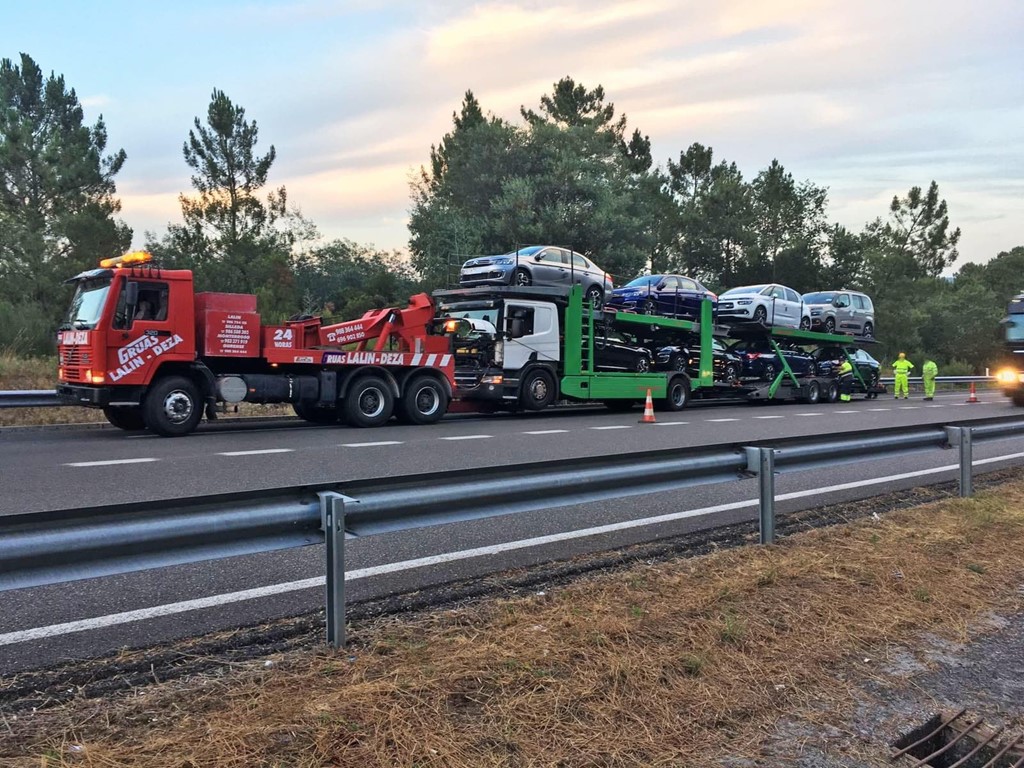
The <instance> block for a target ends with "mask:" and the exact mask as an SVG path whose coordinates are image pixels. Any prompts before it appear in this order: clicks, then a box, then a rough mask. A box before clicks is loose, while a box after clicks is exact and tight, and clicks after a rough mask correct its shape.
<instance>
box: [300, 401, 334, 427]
mask: <svg viewBox="0 0 1024 768" xmlns="http://www.w3.org/2000/svg"><path fill="white" fill-rule="evenodd" d="M292 410H293V411H295V415H296V416H298V417H299V418H300V419H302V420H303V421H308V422H309V423H310V424H336V423H337V422H338V412H337V411H336V410H335V409H333V408H318V407H317V406H315V405H310V404H309V403H292Z"/></svg>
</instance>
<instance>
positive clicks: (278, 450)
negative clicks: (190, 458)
mask: <svg viewBox="0 0 1024 768" xmlns="http://www.w3.org/2000/svg"><path fill="white" fill-rule="evenodd" d="M294 452H295V449H294V448H263V449H261V450H258V451H223V452H221V453H218V454H217V455H218V456H261V455H263V454H265V453H294Z"/></svg>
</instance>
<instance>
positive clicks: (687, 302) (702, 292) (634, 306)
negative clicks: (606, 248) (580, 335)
mask: <svg viewBox="0 0 1024 768" xmlns="http://www.w3.org/2000/svg"><path fill="white" fill-rule="evenodd" d="M705 298H707V299H711V304H712V309H714V308H715V306H716V305H717V304H718V297H717V296H716V295H715V294H714V293H712V292H711V291H709V290H708V289H707V288H705V287H704V286H703V285H701V284H700V283H699V282H697V281H696V280H694V279H693V278H692V277H686V276H685V275H645V276H644V277H638V278H637V279H636V280H633V281H631V282H628V283H626V284H625V285H624V286H622V287H621V288H616V289H615V290H613V291H612V293H611V296H609V297H607V298H606V299H605V306H606V307H607V308H608V309H621V310H630V311H634V312H639V313H640V314H642V315H661V316H663V317H682V318H687V319H691V320H697V319H699V318H700V304H701V302H702V301H703V300H704V299H705Z"/></svg>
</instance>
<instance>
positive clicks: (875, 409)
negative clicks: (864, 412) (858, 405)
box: [868, 408, 892, 411]
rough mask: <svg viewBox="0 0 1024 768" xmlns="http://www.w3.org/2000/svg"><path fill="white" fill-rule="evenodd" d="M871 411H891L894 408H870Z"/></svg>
mask: <svg viewBox="0 0 1024 768" xmlns="http://www.w3.org/2000/svg"><path fill="white" fill-rule="evenodd" d="M868 410H869V411H891V410H892V408H868Z"/></svg>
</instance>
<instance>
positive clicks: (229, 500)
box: [0, 417, 1024, 645]
mask: <svg viewBox="0 0 1024 768" xmlns="http://www.w3.org/2000/svg"><path fill="white" fill-rule="evenodd" d="M1022 436H1024V419H1022V418H1017V417H1014V418H1009V419H1008V418H1006V417H1001V418H994V419H979V420H976V421H971V422H969V423H968V424H966V425H964V424H954V425H951V426H936V425H931V426H921V427H909V428H908V427H894V428H888V429H880V430H868V431H863V432H855V433H851V435H850V437H849V438H848V439H846V440H835V439H827V440H822V439H813V438H811V439H809V438H791V439H785V440H767V441H762V442H755V443H752V444H742V445H732V446H716V447H713V448H710V449H688V450H662V451H650V452H646V453H640V454H629V455H625V456H622V455H612V456H599V457H588V458H583V459H566V460H562V461H555V462H538V463H533V464H526V465H522V466H513V467H495V468H481V469H475V470H458V471H449V472H438V473H432V474H425V475H413V476H408V477H401V478H394V479H389V480H387V481H360V482H351V483H344V482H343V483H327V484H322V485H315V486H300V487H292V488H278V489H272V490H266V491H253V492H244V493H228V494H220V495H214V496H203V497H194V498H183V499H175V500H170V501H159V502H149V503H130V504H116V505H106V506H98V507H86V508H79V509H68V510H61V511H56V512H50V513H35V514H21V515H12V516H7V517H0V591H4V590H10V589H19V588H26V587H33V586H41V585H45V584H54V583H59V582H64V581H72V580H75V579H83V578H92V577H96V576H104V575H113V574H121V573H127V572H131V571H136V570H144V569H148V568H155V567H160V566H166V565H172V564H180V563H189V562H196V561H200V560H210V559H217V558H223V557H230V556H234V555H240V554H251V553H256V552H268V551H273V550H278V549H284V548H289V547H297V546H303V545H309V544H320V543H323V542H324V541H325V535H324V532H326V534H327V535H326V541H327V545H328V546H327V555H328V565H327V572H328V590H327V592H328V605H327V623H328V630H329V632H328V634H329V640H330V641H331V642H332V643H334V644H335V645H340V644H343V643H344V538H345V535H346V533H347V534H349V535H353V536H357V537H358V536H370V535H375V534H380V533H383V532H386V531H398V530H409V529H413V528H418V527H424V526H432V525H438V524H443V523H453V522H458V521H462V520H478V519H483V518H487V517H494V516H497V515H505V514H509V513H516V512H524V511H530V510H541V509H550V508H553V507H558V506H564V505H570V504H581V503H587V502H591V501H597V500H601V499H610V498H620V497H627V496H633V495H638V494H645V493H653V492H657V491H663V490H669V489H678V488H680V487H685V486H691V485H697V484H704V483H714V482H723V481H728V480H735V479H740V478H744V477H748V478H749V477H751V476H754V475H758V476H759V477H760V486H761V497H760V504H761V541H762V542H763V543H770V542H771V541H773V540H774V499H775V492H774V484H775V480H774V478H775V475H776V474H778V473H780V472H794V471H801V470H806V469H810V468H813V467H816V466H820V465H822V464H828V465H834V464H836V463H839V462H853V461H863V460H868V459H878V458H882V457H886V456H891V455H900V454H903V455H906V454H909V453H917V452H920V451H922V450H928V449H938V448H949V447H951V446H958V447H959V451H960V462H961V464H960V466H961V480H960V483H961V494H962V495H970V493H971V450H972V446H973V444H974V443H976V442H979V441H983V440H995V439H1003V438H1007V437H1022Z"/></svg>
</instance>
